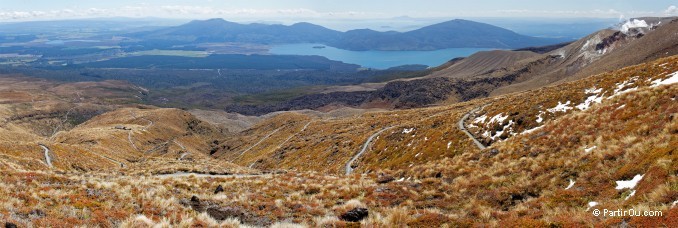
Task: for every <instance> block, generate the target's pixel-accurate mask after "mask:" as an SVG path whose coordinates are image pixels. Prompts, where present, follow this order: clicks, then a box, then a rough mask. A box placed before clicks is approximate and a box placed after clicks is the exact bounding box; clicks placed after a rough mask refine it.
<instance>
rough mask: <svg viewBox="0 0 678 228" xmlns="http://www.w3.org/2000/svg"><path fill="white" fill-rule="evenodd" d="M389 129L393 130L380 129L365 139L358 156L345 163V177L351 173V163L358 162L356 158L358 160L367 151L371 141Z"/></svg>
mask: <svg viewBox="0 0 678 228" xmlns="http://www.w3.org/2000/svg"><path fill="white" fill-rule="evenodd" d="M391 128H394V127H387V128H384V129H381V130H379V131H378V132H377V133H374V134H372V135H371V136H370V137H369V138H367V141H366V142H365V144H363V147H362V149H360V152H358V154H356V155H355V156H353V158H351V160H349V161H348V162H347V163H346V175H349V174H351V173H352V172H353V167H351V164H353V162H355V161H356V160H358V158H360V156H362V155H363V154H364V153H365V151H367V148H368V147H369V146H370V143H372V140H374V138H375V137H377V136H378V135H379V134H381V133H382V132H384V131H386V130H388V129H391Z"/></svg>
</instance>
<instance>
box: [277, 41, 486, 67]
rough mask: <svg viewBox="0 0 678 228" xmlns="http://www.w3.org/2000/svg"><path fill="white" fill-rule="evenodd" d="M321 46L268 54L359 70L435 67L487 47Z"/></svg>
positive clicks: (280, 48) (293, 47)
mask: <svg viewBox="0 0 678 228" xmlns="http://www.w3.org/2000/svg"><path fill="white" fill-rule="evenodd" d="M318 46H325V45H321V44H285V45H275V46H272V47H271V49H270V50H269V53H271V54H275V55H319V56H324V57H326V58H328V59H331V60H337V61H342V62H345V63H353V64H358V65H361V66H363V67H369V68H375V69H386V68H390V67H395V66H402V65H408V64H422V65H427V66H438V65H441V64H443V63H445V62H447V61H449V60H451V59H453V58H457V57H466V56H469V55H471V54H473V53H476V52H479V51H486V50H491V49H488V48H450V49H442V50H436V51H349V50H343V49H338V48H334V47H330V46H325V48H314V47H318Z"/></svg>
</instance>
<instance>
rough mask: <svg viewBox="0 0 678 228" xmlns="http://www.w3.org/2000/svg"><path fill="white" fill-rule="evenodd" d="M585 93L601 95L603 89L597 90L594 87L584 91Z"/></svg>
mask: <svg viewBox="0 0 678 228" xmlns="http://www.w3.org/2000/svg"><path fill="white" fill-rule="evenodd" d="M584 92H585V93H586V94H599V93H600V92H603V89H602V88H599V89H596V87H593V88H590V89H586V90H584Z"/></svg>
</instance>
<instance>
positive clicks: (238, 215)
mask: <svg viewBox="0 0 678 228" xmlns="http://www.w3.org/2000/svg"><path fill="white" fill-rule="evenodd" d="M640 20H642V22H641V21H640ZM83 23H84V22H83ZM111 26H112V25H111ZM0 27H1V25H0ZM112 27H113V28H117V27H115V26H112ZM113 28H112V29H113ZM120 29H121V30H119V31H118V30H115V31H109V30H103V31H98V32H96V34H98V36H101V37H104V38H101V37H100V38H101V39H100V40H92V39H85V38H84V37H77V39H72V40H61V39H48V40H49V41H46V40H42V41H40V39H46V38H45V37H33V36H24V35H16V34H14V35H11V36H12V38H11V39H14V41H12V42H8V41H4V40H7V39H10V38H6V37H5V36H0V37H3V38H2V39H0V41H2V42H1V43H2V44H3V45H2V46H0V52H2V53H5V52H8V50H10V51H12V52H13V54H11V55H6V56H0V58H2V59H3V61H4V62H3V64H2V65H1V66H0V171H2V172H3V175H2V176H1V177H0V196H2V197H0V221H1V222H4V224H5V226H7V227H12V225H14V226H15V227H72V226H83V227H85V226H87V227H89V226H93V227H98V226H102V227H476V226H488V227H581V226H632V227H675V226H678V219H676V218H678V205H677V202H678V166H676V164H677V163H676V160H677V159H678V157H677V155H676V149H677V148H678V138H677V137H676V136H677V135H678V119H677V118H676V113H678V103H676V98H677V97H676V96H677V95H678V84H677V82H678V33H676V32H675V31H678V19H676V18H675V17H652V18H651V17H647V18H636V19H634V20H629V21H627V22H622V23H620V24H619V26H618V27H615V28H608V29H603V30H600V31H598V32H595V33H592V34H590V35H588V36H586V37H582V38H581V39H579V40H575V41H570V40H566V42H563V40H559V39H550V38H535V37H528V36H524V35H520V34H517V33H514V32H512V31H510V30H507V29H502V28H499V27H495V26H492V25H488V24H483V23H478V22H472V21H467V20H451V21H447V22H443V23H439V24H435V25H430V26H426V27H423V28H419V29H415V30H412V31H409V32H377V31H374V30H351V31H347V32H339V31H334V30H331V29H328V28H324V27H322V26H318V25H314V24H310V23H296V24H293V25H278V24H275V25H269V24H262V23H251V24H239V23H234V22H229V21H225V20H222V19H210V20H195V21H191V22H189V23H186V24H182V25H178V26H161V27H155V26H151V27H138V28H135V29H132V30H130V29H122V28H120ZM448 30H453V31H457V32H456V33H450V32H448ZM16 31H21V30H16ZM58 34H59V35H63V34H62V33H58ZM463 34H471V35H472V36H470V35H469V36H462V35H463ZM81 35H82V34H81ZM123 35H124V37H125V38H120V37H118V36H123ZM113 37H118V38H119V39H118V40H114V38H113ZM474 37H475V38H474ZM51 38H54V37H51ZM500 38H501V39H500ZM503 39H507V40H503ZM36 40H38V41H36ZM48 42H51V43H52V44H48ZM54 42H56V43H54ZM8 43H9V44H8ZM17 43H20V45H16V44H17ZM299 43H302V44H303V43H315V44H318V45H320V44H323V45H325V44H326V45H334V46H336V47H343V48H345V49H346V50H353V51H412V50H418V51H422V50H442V49H445V48H457V47H459V48H488V49H492V50H484V51H479V52H475V53H473V54H470V55H468V56H463V57H457V56H455V57H454V58H450V59H448V60H445V62H444V63H443V64H441V65H439V66H432V67H427V66H421V65H404V66H397V67H392V68H385V69H369V68H365V67H363V66H360V65H356V64H350V63H345V62H341V61H337V60H335V59H329V58H326V57H322V56H309V55H277V54H262V52H263V51H264V50H266V49H267V48H268V47H269V45H279V44H284V45H290V44H291V45H295V44H299ZM53 44H56V45H64V46H63V47H61V46H59V47H51V46H49V45H53ZM458 44H459V45H461V46H459V45H458ZM462 44H463V45H462ZM526 44H529V45H526ZM92 45H94V46H92ZM318 45H315V46H318ZM74 46H82V47H84V48H72V47H74ZM95 46H100V47H98V48H94V47H95ZM462 46H464V47H462ZM327 48H328V47H325V48H324V49H327ZM317 49H323V48H320V47H319V46H318V47H317ZM14 51H16V53H14ZM316 51H317V50H316ZM380 58H383V57H380ZM613 208H615V209H616V208H620V209H633V210H637V211H650V212H652V213H653V215H658V216H651V217H650V216H645V217H641V216H597V215H595V214H592V211H593V210H604V209H613Z"/></svg>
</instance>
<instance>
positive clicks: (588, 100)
mask: <svg viewBox="0 0 678 228" xmlns="http://www.w3.org/2000/svg"><path fill="white" fill-rule="evenodd" d="M602 101H603V96H600V95H598V94H596V95H593V96H590V97H588V98H586V100H585V101H584V103H581V104H579V105H577V106H576V107H577V108H578V109H579V110H582V111H583V110H586V109H588V108H590V107H591V105H592V104H594V103H600V102H602Z"/></svg>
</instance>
